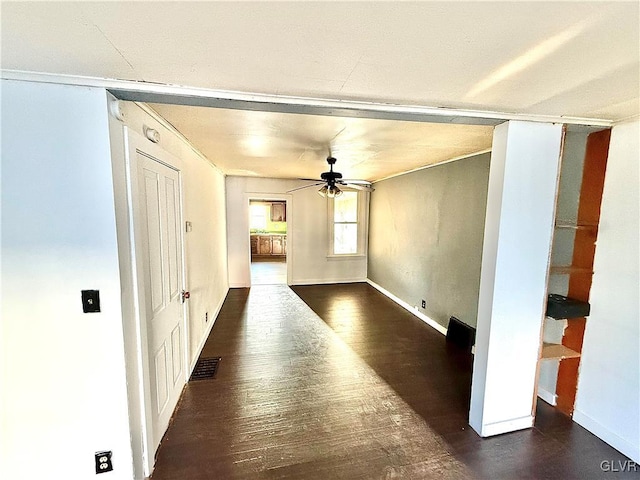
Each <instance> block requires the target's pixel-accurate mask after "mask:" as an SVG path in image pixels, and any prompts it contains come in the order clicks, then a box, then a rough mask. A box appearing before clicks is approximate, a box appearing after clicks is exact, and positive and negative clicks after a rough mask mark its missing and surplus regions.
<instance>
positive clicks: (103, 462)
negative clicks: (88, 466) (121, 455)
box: [96, 451, 113, 473]
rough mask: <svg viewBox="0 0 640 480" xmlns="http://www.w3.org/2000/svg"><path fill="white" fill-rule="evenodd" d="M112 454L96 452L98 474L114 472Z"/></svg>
mask: <svg viewBox="0 0 640 480" xmlns="http://www.w3.org/2000/svg"><path fill="white" fill-rule="evenodd" d="M111 455H112V454H111V452H110V451H108V452H96V473H105V472H110V471H111V470H113V463H111Z"/></svg>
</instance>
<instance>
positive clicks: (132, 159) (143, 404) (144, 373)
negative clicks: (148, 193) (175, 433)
mask: <svg viewBox="0 0 640 480" xmlns="http://www.w3.org/2000/svg"><path fill="white" fill-rule="evenodd" d="M124 139H125V148H124V150H125V152H124V154H125V169H126V177H127V178H126V188H127V210H128V211H127V214H128V219H129V246H130V255H131V277H132V278H131V280H132V281H131V286H132V287H133V307H134V318H133V319H132V321H134V322H135V327H136V339H135V348H136V357H137V358H136V360H137V362H136V363H137V365H135V368H137V369H138V377H139V379H140V380H141V381H140V382H138V387H139V398H140V410H141V418H140V422H141V425H140V432H141V435H140V437H141V438H139V439H138V440H139V441H140V442H141V443H142V458H134V459H133V460H134V464H136V463H142V470H143V474H144V476H145V477H148V476H150V475H151V473H152V472H153V467H154V464H155V453H156V448H157V446H156V445H154V444H153V438H154V432H153V423H152V417H151V412H152V400H151V385H150V375H149V372H150V362H149V352H148V335H147V321H146V318H147V316H146V313H147V312H146V297H145V289H144V254H143V252H142V248H143V246H142V245H143V243H142V242H141V241H140V238H141V236H142V232H141V231H140V230H141V228H140V225H138V224H137V223H138V222H136V218H135V217H134V212H137V211H139V209H140V203H139V202H140V196H139V188H138V179H139V175H138V160H137V154H138V153H139V154H141V155H144V156H146V157H147V158H151V159H153V160H154V161H157V162H158V163H161V164H162V165H164V166H166V167H168V168H171V169H172V170H175V171H177V172H178V178H179V188H180V199H179V212H178V215H179V220H178V221H179V225H180V240H181V243H182V249H181V250H182V251H181V252H180V261H181V263H182V266H181V270H182V285H180V287H179V288H180V289H181V290H186V283H187V269H186V255H185V238H184V237H185V236H184V228H183V226H184V221H183V220H184V215H183V212H184V190H183V187H184V182H183V175H182V168H181V167H182V164H181V162H180V160H179V159H177V158H176V157H174V156H173V155H171V154H170V153H169V152H167V151H166V150H164V149H163V148H161V147H160V146H159V145H156V144H155V143H152V142H150V141H149V140H148V139H146V138H145V137H143V136H142V135H140V134H139V133H137V132H135V131H134V130H132V129H130V128H128V127H126V126H125V127H124ZM181 327H182V329H183V332H185V333H184V335H183V336H182V337H183V338H182V351H183V358H182V361H183V367H184V372H185V380H184V383H183V385H182V386H181V388H184V385H186V382H187V380H188V378H189V375H190V368H191V363H190V361H189V344H190V342H189V339H190V332H189V309H188V308H187V302H184V303H183V304H182V325H181ZM128 368H134V366H128ZM164 433H165V432H162V434H164ZM162 434H161V435H159V437H162ZM134 441H136V440H134V438H133V436H132V443H133V442H134ZM132 446H133V445H132ZM134 451H135V450H134ZM134 457H135V455H134Z"/></svg>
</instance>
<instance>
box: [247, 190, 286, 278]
mask: <svg viewBox="0 0 640 480" xmlns="http://www.w3.org/2000/svg"><path fill="white" fill-rule="evenodd" d="M249 241H250V242H249V243H250V245H251V253H250V254H251V285H286V284H287V277H288V275H287V271H288V269H287V257H288V251H287V250H288V243H289V242H288V231H287V202H286V201H285V200H279V199H250V200H249Z"/></svg>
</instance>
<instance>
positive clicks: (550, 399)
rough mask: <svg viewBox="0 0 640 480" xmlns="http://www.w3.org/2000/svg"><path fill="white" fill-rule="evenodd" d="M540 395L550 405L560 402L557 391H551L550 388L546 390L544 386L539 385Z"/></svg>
mask: <svg viewBox="0 0 640 480" xmlns="http://www.w3.org/2000/svg"><path fill="white" fill-rule="evenodd" d="M538 396H539V397H540V398H541V399H542V400H544V401H545V402H547V403H548V404H549V405H553V406H554V407H555V406H556V404H557V403H558V402H557V400H558V395H556V394H555V393H551V392H550V391H549V390H545V389H544V388H540V387H538Z"/></svg>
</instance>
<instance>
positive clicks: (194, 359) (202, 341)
mask: <svg viewBox="0 0 640 480" xmlns="http://www.w3.org/2000/svg"><path fill="white" fill-rule="evenodd" d="M228 294H229V289H228V288H227V291H226V293H225V294H224V295H223V296H222V299H221V300H220V302H219V303H218V306H217V307H216V310H215V313H214V314H213V315H211V322H210V323H209V326H208V327H207V329H206V330H205V332H204V334H203V335H202V338H201V339H200V344H199V345H198V348H197V349H196V350H197V353H196V355H194V356H193V357H192V359H191V365H190V367H189V375H188V376H187V381H188V380H189V377H191V374H192V373H193V369H194V368H196V363H198V359H199V358H200V354H201V353H202V349H203V348H204V344H205V343H207V339H208V338H209V335H210V334H211V329H212V328H213V324H214V323H216V320H217V319H218V314H219V313H220V310H222V305H223V304H224V301H225V300H226V298H227V295H228Z"/></svg>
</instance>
